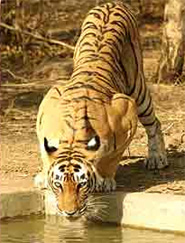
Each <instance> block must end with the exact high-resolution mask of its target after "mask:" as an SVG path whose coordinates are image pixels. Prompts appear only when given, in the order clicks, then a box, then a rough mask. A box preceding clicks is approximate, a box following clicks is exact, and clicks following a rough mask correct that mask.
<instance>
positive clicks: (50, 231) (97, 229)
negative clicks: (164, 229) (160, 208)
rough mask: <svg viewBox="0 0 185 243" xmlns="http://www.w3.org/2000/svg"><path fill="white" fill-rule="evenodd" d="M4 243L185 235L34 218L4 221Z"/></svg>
mask: <svg viewBox="0 0 185 243" xmlns="http://www.w3.org/2000/svg"><path fill="white" fill-rule="evenodd" d="M0 242H1V243H79V242H80V243H99V242H100V243H117V242H119V243H122V242H123V243H153V242H155V243H184V242H185V236H182V235H175V234H167V233H159V232H152V231H147V230H135V229H129V228H123V227H120V226H116V225H110V224H102V223H88V222H84V221H82V220H81V219H80V220H78V221H74V222H71V221H68V220H65V219H63V218H62V217H57V216H47V218H43V217H32V218H24V219H16V220H8V221H2V222H1V236H0Z"/></svg>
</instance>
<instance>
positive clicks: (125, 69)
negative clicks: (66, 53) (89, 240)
mask: <svg viewBox="0 0 185 243" xmlns="http://www.w3.org/2000/svg"><path fill="white" fill-rule="evenodd" d="M135 104H136V105H135ZM137 116H138V117H139V120H140V122H141V123H142V124H143V125H144V126H145V129H146V132H147V135H148V143H149V157H148V159H147V166H148V167H149V168H151V169H153V168H162V167H164V166H166V165H167V160H166V155H165V150H164V141H163V137H162V133H161V130H160V123H159V121H158V119H157V118H156V116H155V113H154V109H153V105H152V100H151V96H150V93H149V90H148V88H147V86H146V84H145V80H144V74H143V63H142V54H141V49H140V43H139V34H138V29H137V23H136V20H135V18H134V16H133V14H132V13H131V11H130V10H129V9H128V8H126V7H125V6H122V5H120V4H114V3H107V4H105V5H103V6H98V7H95V8H94V9H92V10H91V11H90V12H89V14H88V15H87V17H86V19H85V21H84V23H83V26H82V32H81V35H80V37H79V40H78V42H77V45H76V47H75V53H74V70H73V73H72V75H71V78H70V80H69V82H68V83H66V85H64V86H55V87H53V88H52V89H51V90H50V91H49V93H48V94H47V95H46V97H45V99H44V100H43V102H42V104H41V106H40V109H39V114H38V120H37V133H38V137H39V141H40V145H41V155H42V158H43V162H44V174H45V175H47V174H48V181H49V184H50V187H51V188H54V189H55V190H54V191H55V192H56V190H57V189H58V192H57V193H58V194H59V195H60V196H61V200H59V199H58V200H59V202H58V205H66V204H67V205H69V203H65V198H66V202H68V201H70V200H71V199H70V200H69V195H70V193H69V191H70V188H71V187H72V188H73V189H71V191H73V197H71V198H78V195H77V194H78V193H79V192H80V191H81V190H83V191H85V193H86V194H87V193H89V192H92V191H109V190H112V189H114V188H115V182H114V175H115V173H116V168H117V165H118V163H119V161H120V159H121V156H122V153H123V152H124V150H125V149H126V148H127V147H128V145H129V143H130V142H131V141H132V138H133V136H134V134H135V131H136V125H137ZM75 163H76V165H77V167H78V169H75ZM84 165H85V166H84ZM61 168H62V169H61ZM72 168H74V170H73V169H72ZM82 177H83V178H82ZM84 178H85V179H84ZM92 178H93V179H92ZM84 180H85V182H84ZM68 181H69V183H67V182H68ZM82 181H83V183H82ZM81 184H84V186H83V187H82V188H81V186H78V185H81ZM56 185H58V186H56ZM63 185H65V186H64V187H63ZM69 185H71V186H70V187H69ZM65 188H66V189H65ZM84 188H86V189H84ZM65 191H66V193H65ZM75 192H76V193H77V194H76V196H74V193H75ZM65 195H68V196H65ZM79 195H80V194H79ZM79 197H82V198H84V197H83V196H79ZM58 198H60V197H58ZM85 198H86V197H85ZM61 201H62V203H60V202H61ZM74 201H77V199H74ZM74 203H75V202H72V201H71V205H73V209H74ZM79 205H81V206H78V207H77V206H76V207H75V210H76V212H77V213H76V214H79V213H80V209H79V208H80V207H81V209H82V208H83V209H84V205H85V199H84V200H82V203H79ZM61 211H65V206H61ZM68 211H69V210H68ZM73 211H74V210H73ZM82 211H83V212H84V210H82Z"/></svg>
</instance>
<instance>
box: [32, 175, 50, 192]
mask: <svg viewBox="0 0 185 243" xmlns="http://www.w3.org/2000/svg"><path fill="white" fill-rule="evenodd" d="M34 187H36V188H38V189H40V190H43V189H46V188H47V181H46V179H45V176H44V174H43V173H42V172H39V173H38V174H37V175H36V176H35V177H34Z"/></svg>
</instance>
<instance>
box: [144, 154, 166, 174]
mask: <svg viewBox="0 0 185 243" xmlns="http://www.w3.org/2000/svg"><path fill="white" fill-rule="evenodd" d="M145 165H146V168H147V169H149V170H155V169H163V168H166V167H168V161H167V157H166V153H160V154H159V153H156V152H153V153H150V155H149V157H148V158H146V160H145Z"/></svg>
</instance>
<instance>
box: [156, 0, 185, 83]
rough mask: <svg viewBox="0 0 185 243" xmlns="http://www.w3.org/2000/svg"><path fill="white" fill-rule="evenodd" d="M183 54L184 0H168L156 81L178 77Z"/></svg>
mask: <svg viewBox="0 0 185 243" xmlns="http://www.w3.org/2000/svg"><path fill="white" fill-rule="evenodd" d="M184 56H185V0H168V3H167V4H166V6H165V11H164V26H163V36H162V50H161V58H160V61H159V66H158V70H157V75H156V77H157V82H158V83H159V82H160V81H163V82H166V83H169V82H171V83H172V82H174V81H176V79H178V78H179V77H180V76H181V74H182V70H183V64H184V58H185V57H184Z"/></svg>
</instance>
